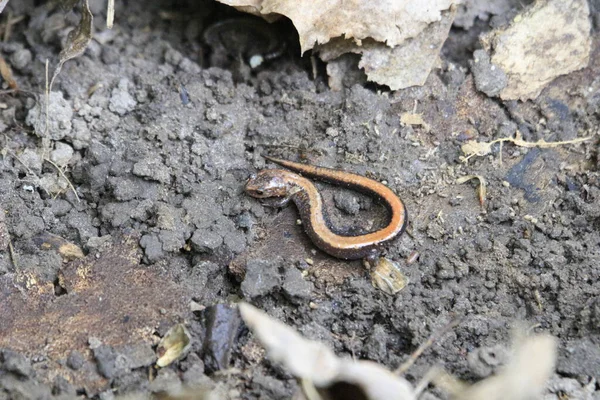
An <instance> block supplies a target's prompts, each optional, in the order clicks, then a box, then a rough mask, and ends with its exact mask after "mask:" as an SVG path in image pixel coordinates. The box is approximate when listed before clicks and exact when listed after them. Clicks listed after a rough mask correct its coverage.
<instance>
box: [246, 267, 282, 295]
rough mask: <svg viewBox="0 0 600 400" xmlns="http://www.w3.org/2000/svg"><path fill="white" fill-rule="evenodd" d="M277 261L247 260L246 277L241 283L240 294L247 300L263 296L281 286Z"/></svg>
mask: <svg viewBox="0 0 600 400" xmlns="http://www.w3.org/2000/svg"><path fill="white" fill-rule="evenodd" d="M279 264H280V261H279V260H249V261H248V262H247V263H246V276H245V278H244V281H243V282H242V286H241V288H242V293H243V294H244V297H245V298H247V299H254V298H256V297H259V296H264V295H266V294H268V293H270V292H271V291H273V290H274V289H275V288H277V287H279V286H280V285H281V274H280V273H279Z"/></svg>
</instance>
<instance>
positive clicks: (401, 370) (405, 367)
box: [395, 318, 463, 375]
mask: <svg viewBox="0 0 600 400" xmlns="http://www.w3.org/2000/svg"><path fill="white" fill-rule="evenodd" d="M462 320H463V319H462V318H454V319H452V320H451V321H450V322H448V323H447V324H446V325H445V326H444V327H443V328H442V329H440V330H439V331H437V332H433V333H432V334H431V336H429V338H428V339H427V340H426V341H425V342H424V343H423V344H421V345H420V346H419V348H418V349H417V350H415V352H414V353H412V354H411V355H410V357H409V358H408V360H406V361H405V362H404V363H403V364H402V365H401V366H400V367H398V369H397V370H396V371H395V373H396V374H398V375H402V374H403V373H405V372H406V371H407V370H408V369H409V368H410V367H412V365H413V364H414V363H415V361H417V358H419V357H420V356H421V354H423V352H424V351H425V350H427V349H428V348H429V347H431V345H432V344H433V343H435V341H436V340H438V339H439V338H440V337H442V336H443V335H444V334H446V333H447V332H448V331H450V330H451V329H453V328H454V327H455V326H457V325H458V324H459V323H461V322H462Z"/></svg>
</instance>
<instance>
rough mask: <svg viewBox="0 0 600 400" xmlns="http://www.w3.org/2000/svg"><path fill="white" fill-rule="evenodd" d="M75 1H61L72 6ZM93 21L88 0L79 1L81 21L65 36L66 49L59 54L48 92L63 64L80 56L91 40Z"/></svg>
mask: <svg viewBox="0 0 600 400" xmlns="http://www.w3.org/2000/svg"><path fill="white" fill-rule="evenodd" d="M76 1H78V0H63V4H66V5H70V4H72V5H74V4H75V3H76ZM93 20H94V16H93V15H92V12H91V11H90V6H89V4H88V0H81V19H80V20H79V25H77V26H76V27H75V28H73V30H72V31H71V32H69V35H68V36H67V47H65V48H64V49H63V50H62V51H61V52H60V55H59V61H58V65H57V66H56V69H55V70H54V75H52V80H51V81H50V89H49V91H52V85H53V84H54V80H55V79H56V77H57V76H58V74H59V73H60V70H61V69H62V67H63V65H64V64H65V62H67V61H69V60H71V59H73V58H75V57H79V56H80V55H82V54H83V52H84V51H85V49H86V48H87V46H88V44H89V43H90V41H91V40H92V23H93Z"/></svg>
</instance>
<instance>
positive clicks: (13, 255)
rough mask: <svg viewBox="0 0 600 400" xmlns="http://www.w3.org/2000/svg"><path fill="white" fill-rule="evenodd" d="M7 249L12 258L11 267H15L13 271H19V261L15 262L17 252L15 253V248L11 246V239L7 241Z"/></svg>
mask: <svg viewBox="0 0 600 400" xmlns="http://www.w3.org/2000/svg"><path fill="white" fill-rule="evenodd" d="M8 251H9V252H10V259H11V260H12V263H13V267H15V271H16V272H19V263H18V262H17V253H15V248H14V247H13V244H12V240H9V241H8Z"/></svg>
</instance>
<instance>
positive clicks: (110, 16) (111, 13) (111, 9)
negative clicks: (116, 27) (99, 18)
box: [106, 0, 115, 29]
mask: <svg viewBox="0 0 600 400" xmlns="http://www.w3.org/2000/svg"><path fill="white" fill-rule="evenodd" d="M114 22H115V0H108V10H106V27H107V28H108V29H112V27H113V23H114Z"/></svg>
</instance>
